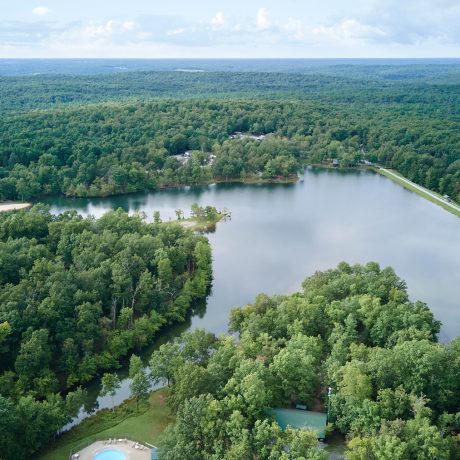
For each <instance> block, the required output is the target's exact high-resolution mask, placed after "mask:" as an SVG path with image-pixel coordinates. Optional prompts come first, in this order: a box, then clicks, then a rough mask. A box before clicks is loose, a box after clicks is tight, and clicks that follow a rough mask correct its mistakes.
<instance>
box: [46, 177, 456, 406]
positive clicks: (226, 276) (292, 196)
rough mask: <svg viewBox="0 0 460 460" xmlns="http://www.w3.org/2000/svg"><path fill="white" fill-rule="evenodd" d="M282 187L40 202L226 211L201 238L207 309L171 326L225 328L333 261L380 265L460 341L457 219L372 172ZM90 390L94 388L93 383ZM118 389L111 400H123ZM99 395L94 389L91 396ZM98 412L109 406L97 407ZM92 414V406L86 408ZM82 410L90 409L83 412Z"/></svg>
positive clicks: (166, 213)
mask: <svg viewBox="0 0 460 460" xmlns="http://www.w3.org/2000/svg"><path fill="white" fill-rule="evenodd" d="M302 179H303V180H302V181H299V182H298V183H296V184H290V185H282V184H278V185H244V184H217V185H210V186H197V187H184V188H180V189H171V190H163V191H158V192H154V193H145V194H135V195H124V196H116V197H109V198H95V199H64V198H53V199H48V200H46V203H47V204H49V205H50V206H51V210H52V211H53V212H55V213H59V212H62V211H66V210H70V209H75V210H77V211H78V212H79V213H81V214H83V215H88V214H92V215H94V216H96V217H97V216H101V215H102V214H103V213H104V212H106V211H108V210H109V209H113V208H118V207H121V208H123V209H125V210H126V211H129V212H130V213H134V212H138V211H142V212H145V213H146V215H147V218H148V219H149V220H151V219H152V218H153V211H154V210H158V211H160V213H161V217H162V218H163V219H164V220H167V219H169V218H171V219H174V218H175V210H176V209H179V208H180V209H182V210H184V211H185V212H186V214H187V212H188V211H189V210H190V206H191V205H192V203H194V202H196V203H198V204H200V205H205V206H206V205H212V206H215V207H217V208H228V209H229V210H230V211H231V216H232V218H231V220H229V221H226V222H221V223H219V224H218V225H217V230H216V231H215V232H214V233H211V234H209V235H208V236H209V239H210V242H211V244H212V249H213V270H214V271H213V273H214V281H213V288H212V293H211V295H210V297H209V298H208V302H207V306H206V309H203V311H202V312H201V313H200V314H199V315H196V316H194V317H192V318H191V320H190V323H189V324H187V325H185V326H183V327H179V328H178V331H181V330H183V329H184V328H185V327H189V328H197V327H202V328H206V329H207V330H209V331H212V332H214V333H216V334H219V333H222V332H225V331H226V330H227V319H228V314H229V312H230V310H231V308H232V307H234V306H239V305H244V304H246V303H249V302H251V301H252V300H253V299H254V297H255V296H256V294H258V293H260V292H265V293H267V294H275V293H277V294H279V293H291V292H294V291H296V290H298V289H299V288H300V285H301V282H302V280H303V279H304V278H305V277H306V276H309V275H311V274H313V273H314V272H315V271H316V270H323V269H327V268H332V267H334V266H336V265H337V263H339V262H340V261H343V260H344V261H347V262H349V263H366V262H368V261H376V262H379V263H380V265H381V266H382V267H384V266H388V265H390V266H392V267H393V268H394V269H395V271H396V273H397V274H398V275H399V276H400V277H402V278H403V279H405V280H406V282H407V284H408V287H409V294H410V297H411V299H412V300H421V301H423V302H426V303H427V304H428V305H429V306H430V308H431V310H432V311H433V313H434V315H435V316H436V318H437V319H439V320H441V321H442V323H443V325H442V330H441V334H440V340H441V341H444V342H445V341H449V340H450V339H452V338H454V337H456V336H458V335H459V333H460V300H459V299H460V219H459V218H458V217H456V216H454V215H452V214H450V213H448V212H446V211H445V210H443V209H442V208H440V207H439V206H437V205H436V204H434V203H431V202H429V201H427V200H425V199H423V198H422V197H420V196H418V195H417V194H415V193H413V192H410V191H408V190H406V189H404V188H403V187H401V186H399V185H398V184H396V183H394V182H393V181H391V180H389V179H387V178H386V177H383V176H381V175H378V174H376V173H373V172H371V171H356V170H354V171H340V170H331V169H329V170H322V169H307V170H306V171H305V173H304V174H303V176H302ZM95 385H96V384H95ZM127 387H128V385H127V383H126V382H124V385H123V387H122V389H121V390H120V392H119V394H118V395H117V398H116V400H117V401H118V402H121V401H122V400H123V399H125V398H126V397H127V396H128V389H127ZM94 391H95V392H96V393H97V390H94ZM96 393H94V394H93V398H92V401H93V403H94V404H99V407H104V406H106V405H107V406H108V405H110V402H109V401H105V400H104V399H99V400H98V403H96ZM89 406H91V404H89ZM86 409H88V410H90V409H91V407H87V408H86Z"/></svg>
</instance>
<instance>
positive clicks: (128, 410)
mask: <svg viewBox="0 0 460 460" xmlns="http://www.w3.org/2000/svg"><path fill="white" fill-rule="evenodd" d="M166 394H167V389H161V390H158V391H154V392H152V393H151V395H150V400H149V404H147V403H145V404H144V405H141V406H140V407H139V411H137V409H136V403H135V402H134V401H133V400H128V401H126V402H125V403H123V404H122V405H120V406H118V407H116V408H115V411H114V412H112V411H111V410H102V411H100V412H98V413H97V414H96V415H94V416H93V417H90V418H88V419H86V420H84V421H83V422H82V423H81V424H80V425H78V426H76V427H75V428H72V429H71V430H70V431H68V432H67V433H64V434H63V435H62V436H60V437H59V438H58V440H57V441H56V442H55V443H53V444H52V445H50V446H49V448H48V449H46V451H44V452H42V453H41V454H40V455H38V456H37V457H36V458H37V459H40V460H67V459H68V458H69V453H70V451H72V450H76V449H78V448H82V447H83V446H84V445H88V444H90V443H91V442H93V441H96V440H98V439H105V438H123V437H127V438H132V439H135V440H137V441H141V442H148V443H150V444H155V442H156V441H157V439H158V437H159V436H160V434H161V433H162V432H163V431H164V429H165V428H166V426H167V425H168V424H170V423H171V422H173V421H174V419H173V417H172V416H171V414H170V412H169V409H168V407H167V406H166V404H165V397H166Z"/></svg>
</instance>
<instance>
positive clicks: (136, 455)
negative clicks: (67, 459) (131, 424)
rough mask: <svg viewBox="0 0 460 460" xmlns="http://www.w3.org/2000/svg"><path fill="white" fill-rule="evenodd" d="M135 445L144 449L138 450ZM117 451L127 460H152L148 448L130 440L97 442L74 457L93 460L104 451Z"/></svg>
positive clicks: (79, 459) (81, 459)
mask: <svg viewBox="0 0 460 460" xmlns="http://www.w3.org/2000/svg"><path fill="white" fill-rule="evenodd" d="M135 445H138V446H141V447H143V449H140V448H138V449H136V448H135ZM111 449H116V450H119V451H120V452H123V454H124V455H125V457H126V460H150V459H151V450H150V449H149V448H148V447H145V446H143V445H141V444H138V443H136V442H134V441H129V440H121V441H120V440H117V441H116V442H115V441H112V443H110V444H109V443H108V441H96V442H94V443H93V444H91V445H89V446H88V447H85V448H84V449H82V450H81V451H80V452H78V453H77V454H76V455H78V457H77V456H74V458H75V459H78V460H93V458H94V457H95V455H97V454H99V453H101V452H103V451H104V450H111Z"/></svg>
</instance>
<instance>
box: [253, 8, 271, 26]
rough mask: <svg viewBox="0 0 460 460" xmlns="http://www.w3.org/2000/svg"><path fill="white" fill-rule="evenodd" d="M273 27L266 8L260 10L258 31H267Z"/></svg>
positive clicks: (257, 19) (257, 23) (257, 20)
mask: <svg viewBox="0 0 460 460" xmlns="http://www.w3.org/2000/svg"><path fill="white" fill-rule="evenodd" d="M271 25H272V23H271V21H270V17H269V15H268V11H267V9H266V8H259V11H257V18H256V28H257V30H266V29H268V28H269V27H270V26H271Z"/></svg>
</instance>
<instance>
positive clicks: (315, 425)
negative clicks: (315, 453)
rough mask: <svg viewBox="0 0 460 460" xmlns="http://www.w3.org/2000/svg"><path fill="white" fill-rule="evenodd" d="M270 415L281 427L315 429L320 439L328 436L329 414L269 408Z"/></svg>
mask: <svg viewBox="0 0 460 460" xmlns="http://www.w3.org/2000/svg"><path fill="white" fill-rule="evenodd" d="M267 413H268V415H270V416H272V417H273V418H274V419H275V420H276V422H277V423H278V425H279V426H280V427H281V429H283V430H285V429H286V428H287V427H289V426H290V427H292V428H297V429H301V428H303V429H305V430H311V431H315V432H316V433H317V437H318V439H321V440H322V439H324V438H325V437H326V425H327V414H324V413H323V412H312V411H309V410H302V409H269V410H268V412H267Z"/></svg>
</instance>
